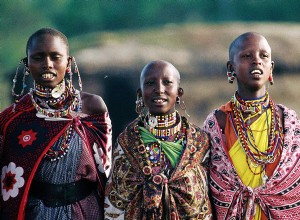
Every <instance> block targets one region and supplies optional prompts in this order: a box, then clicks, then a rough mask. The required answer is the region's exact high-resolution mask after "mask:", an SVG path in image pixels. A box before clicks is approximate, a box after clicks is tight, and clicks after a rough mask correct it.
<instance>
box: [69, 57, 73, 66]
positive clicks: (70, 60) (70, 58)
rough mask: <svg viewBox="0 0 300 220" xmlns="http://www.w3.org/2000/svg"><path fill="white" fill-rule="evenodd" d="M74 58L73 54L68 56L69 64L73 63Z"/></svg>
mask: <svg viewBox="0 0 300 220" xmlns="http://www.w3.org/2000/svg"><path fill="white" fill-rule="evenodd" d="M72 60H73V57H72V56H69V57H68V66H69V65H71V63H72Z"/></svg>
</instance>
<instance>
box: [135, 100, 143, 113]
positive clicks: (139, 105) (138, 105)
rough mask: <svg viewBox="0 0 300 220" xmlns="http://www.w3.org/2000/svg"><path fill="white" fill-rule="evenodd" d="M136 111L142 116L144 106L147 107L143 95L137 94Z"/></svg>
mask: <svg viewBox="0 0 300 220" xmlns="http://www.w3.org/2000/svg"><path fill="white" fill-rule="evenodd" d="M135 104H136V106H135V111H136V113H138V115H139V116H142V113H143V108H144V107H145V104H144V101H143V98H142V97H139V96H137V99H136V101H135Z"/></svg>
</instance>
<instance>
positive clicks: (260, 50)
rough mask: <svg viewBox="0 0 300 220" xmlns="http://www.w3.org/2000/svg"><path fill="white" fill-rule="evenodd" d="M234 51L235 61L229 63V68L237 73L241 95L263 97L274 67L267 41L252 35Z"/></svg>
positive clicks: (242, 40)
mask: <svg viewBox="0 0 300 220" xmlns="http://www.w3.org/2000/svg"><path fill="white" fill-rule="evenodd" d="M234 50H235V52H234V56H233V61H232V62H231V61H229V62H228V63H227V68H228V70H229V71H234V72H235V73H236V78H237V83H238V93H239V95H241V96H242V97H244V98H256V97H261V96H263V95H264V94H265V90H266V88H265V84H266V82H267V81H268V79H269V77H270V75H271V74H272V70H273V66H274V62H273V61H272V60H271V48H270V46H269V44H268V42H267V40H266V39H265V38H264V37H262V36H260V35H255V34H252V35H249V36H247V37H245V38H243V39H241V40H240V42H239V43H238V46H237V48H235V49H234Z"/></svg>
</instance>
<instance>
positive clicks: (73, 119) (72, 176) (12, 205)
mask: <svg viewBox="0 0 300 220" xmlns="http://www.w3.org/2000/svg"><path fill="white" fill-rule="evenodd" d="M26 55H27V57H26V58H24V59H22V60H21V63H24V65H25V69H24V77H23V86H24V87H25V78H26V77H27V75H29V74H31V75H32V77H33V79H34V88H33V89H31V90H30V92H29V93H28V94H26V95H24V96H23V97H22V98H21V96H22V95H23V94H22V93H23V91H24V90H22V91H21V94H16V92H15V85H16V81H17V78H18V77H17V74H18V70H17V72H16V76H15V78H14V82H13V83H14V84H13V90H12V91H13V95H15V96H16V98H17V99H19V98H21V99H20V100H17V102H16V103H14V104H13V105H12V106H10V107H8V108H7V109H5V110H4V111H3V112H1V114H0V136H1V140H2V143H1V146H0V152H1V154H0V162H1V171H2V172H1V191H0V192H1V198H0V211H1V219H10V220H11V219H20V220H21V219H60V220H61V219H85V220H87V219H91V220H92V219H93V220H94V219H103V193H104V186H105V182H106V176H107V175H108V173H109V170H110V160H111V123H110V119H109V115H108V112H107V107H106V105H105V103H104V101H103V100H102V98H101V97H100V96H98V95H94V94H89V93H86V92H82V91H81V89H82V88H81V87H82V85H81V79H80V75H79V71H78V68H77V65H76V62H75V59H74V57H71V56H70V55H69V45H68V40H67V38H66V36H65V35H64V34H62V33H61V32H59V31H58V30H55V29H52V28H43V29H40V30H38V31H36V32H35V33H34V34H33V35H31V37H30V38H29V40H28V42H27V47H26ZM72 62H74V65H75V70H74V74H77V75H78V78H79V80H78V82H79V88H80V90H79V91H78V90H77V89H76V88H75V87H74V86H73V84H72V74H73V72H72V68H71V67H72Z"/></svg>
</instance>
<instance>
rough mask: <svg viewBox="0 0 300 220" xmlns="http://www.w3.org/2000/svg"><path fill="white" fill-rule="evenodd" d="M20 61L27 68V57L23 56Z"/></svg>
mask: <svg viewBox="0 0 300 220" xmlns="http://www.w3.org/2000/svg"><path fill="white" fill-rule="evenodd" d="M22 61H23V64H24V66H25V67H27V68H28V57H24V58H23V59H22Z"/></svg>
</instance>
